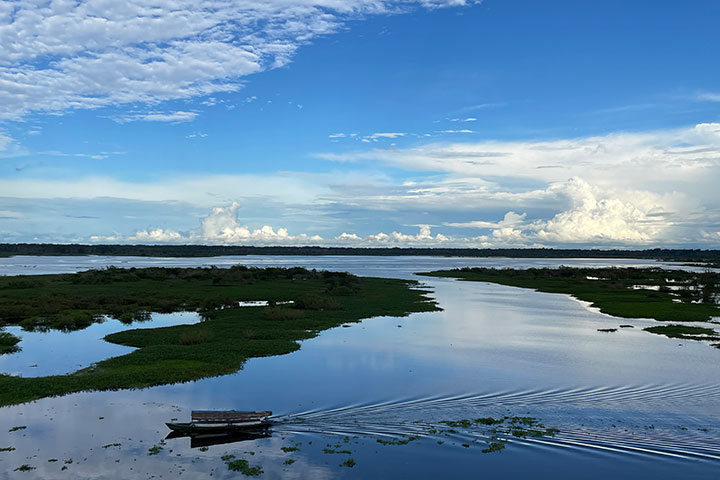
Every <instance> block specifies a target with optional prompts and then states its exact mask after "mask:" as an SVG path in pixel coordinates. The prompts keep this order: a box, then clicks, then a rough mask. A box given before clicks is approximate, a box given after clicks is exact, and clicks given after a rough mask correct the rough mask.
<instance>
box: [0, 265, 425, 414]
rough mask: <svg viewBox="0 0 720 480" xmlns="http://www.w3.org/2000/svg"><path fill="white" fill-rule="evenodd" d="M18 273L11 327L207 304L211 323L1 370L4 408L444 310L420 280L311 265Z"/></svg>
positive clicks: (1, 290) (157, 381)
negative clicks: (36, 366)
mask: <svg viewBox="0 0 720 480" xmlns="http://www.w3.org/2000/svg"><path fill="white" fill-rule="evenodd" d="M14 279H15V282H17V283H14V284H12V285H8V281H7V279H4V278H0V312H1V313H0V315H2V320H4V321H5V322H6V323H13V322H15V323H20V324H24V325H28V326H30V327H31V328H32V327H33V326H34V328H49V327H50V326H57V325H58V321H59V319H63V318H66V315H67V314H68V313H69V312H71V313H72V312H75V313H77V312H86V313H87V315H89V318H91V319H94V318H97V317H98V316H100V315H105V314H109V315H115V316H120V317H122V316H124V315H126V314H131V315H139V314H140V313H141V312H147V311H175V310H188V309H191V310H192V309H197V310H200V311H201V313H202V315H203V318H204V320H203V321H202V322H200V323H199V324H195V325H178V326H173V327H164V328H151V329H133V330H126V331H123V332H118V333H114V334H111V335H108V336H107V337H105V339H106V340H107V341H109V342H112V343H117V344H121V345H127V346H131V347H136V348H137V350H135V351H133V352H132V353H129V354H127V355H123V356H119V357H114V358H109V359H107V360H104V361H101V362H98V363H97V364H95V365H94V366H92V367H89V368H86V369H83V370H80V371H78V372H75V373H72V374H69V375H56V376H47V377H34V378H21V377H15V376H10V375H0V406H3V405H11V404H17V403H22V402H28V401H31V400H36V399H38V398H43V397H48V396H54V395H63V394H67V393H71V392H78V391H85V390H116V389H124V388H143V387H149V386H154V385H162V384H168V383H175V382H185V381H190V380H196V379H199V378H204V377H212V376H218V375H225V374H229V373H234V372H236V371H237V370H239V369H241V368H242V366H243V364H244V362H245V360H247V359H248V358H252V357H262V356H270V355H282V354H286V353H290V352H293V351H295V350H297V349H299V348H300V345H299V343H298V341H299V340H305V339H308V338H312V337H315V336H316V335H318V334H319V333H320V332H321V331H323V330H326V329H328V328H332V327H337V326H340V325H342V324H345V323H348V322H358V321H360V320H362V319H363V318H369V317H375V316H405V315H408V314H410V313H412V312H423V311H433V310H438V307H437V305H436V304H435V302H433V301H432V300H430V299H429V298H428V297H427V293H428V292H427V291H423V290H419V289H416V288H413V287H416V286H417V282H413V281H405V280H396V279H383V278H360V277H355V276H352V275H349V274H345V273H333V272H317V271H308V270H305V269H303V268H289V269H281V268H271V269H248V268H245V267H234V268H230V269H217V268H208V269H198V268H188V269H178V268H172V269H160V268H151V269H129V270H121V269H115V268H112V269H107V270H99V271H90V272H82V273H78V274H73V275H43V276H29V277H14ZM344 285H349V287H348V288H347V289H342V295H333V293H332V292H334V291H337V290H338V289H339V286H340V287H342V286H344ZM20 287H22V288H20ZM348 291H350V292H352V293H351V294H348ZM319 298H320V299H322V298H327V301H325V300H318V299H319ZM300 299H303V301H302V302H301V303H300V305H301V306H302V305H307V306H308V307H309V309H301V308H298V307H297V305H296V306H295V308H288V307H282V308H283V310H288V311H292V312H299V313H300V314H301V315H294V316H293V318H286V317H283V319H282V321H277V319H275V318H266V316H265V315H264V311H267V310H272V309H276V308H278V307H272V306H270V307H238V306H237V304H238V303H237V302H238V301H240V300H243V301H246V300H269V301H272V302H280V301H294V302H296V304H297V302H298V301H299V300H300ZM56 301H57V303H56ZM303 302H304V303H303ZM7 305H12V306H13V309H11V311H10V313H8V312H7V311H5V310H3V308H4V306H7ZM338 305H339V306H340V307H341V308H340V307H338ZM124 308H127V310H124ZM12 312H15V313H12ZM60 324H62V322H60Z"/></svg>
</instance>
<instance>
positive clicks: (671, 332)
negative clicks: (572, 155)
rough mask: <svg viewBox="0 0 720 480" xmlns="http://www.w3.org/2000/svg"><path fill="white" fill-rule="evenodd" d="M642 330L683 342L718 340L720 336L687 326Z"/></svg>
mask: <svg viewBox="0 0 720 480" xmlns="http://www.w3.org/2000/svg"><path fill="white" fill-rule="evenodd" d="M643 330H645V331H646V332H650V333H657V334H659V335H665V336H666V337H670V338H682V339H684V340H698V339H703V340H714V341H717V340H720V335H718V334H717V332H716V331H715V330H713V329H712V328H703V327H688V326H687V325H663V326H660V327H648V328H644V329H643Z"/></svg>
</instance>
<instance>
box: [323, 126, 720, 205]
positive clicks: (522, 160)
mask: <svg viewBox="0 0 720 480" xmlns="http://www.w3.org/2000/svg"><path fill="white" fill-rule="evenodd" d="M318 156H319V157H320V158H325V159H327V160H333V161H345V162H353V161H354V162H357V161H361V160H367V161H373V160H374V161H380V162H383V163H386V164H390V165H394V166H398V167H401V168H405V169H407V170H409V171H412V170H415V171H425V172H427V171H431V172H441V173H445V174H452V175H462V176H466V177H476V178H482V179H487V178H490V177H505V178H509V177H514V178H518V179H520V178H524V179H533V180H535V181H538V182H547V183H549V182H560V181H565V180H566V179H567V178H569V177H573V176H577V177H580V178H584V179H586V180H587V181H588V182H590V183H592V184H596V185H600V186H608V187H617V188H639V189H645V190H658V191H667V190H671V189H673V188H687V187H688V186H690V185H691V186H692V192H693V193H694V194H695V195H697V194H698V193H700V192H702V194H703V195H705V196H710V195H715V191H716V188H717V184H718V182H719V181H720V168H719V167H720V123H701V124H698V125H695V126H693V127H689V128H679V129H674V130H660V131H651V132H641V133H612V134H608V135H605V136H596V137H580V138H570V139H561V140H546V141H516V142H499V141H487V142H463V143H459V142H458V143H431V144H426V145H423V146H419V147H414V148H406V149H398V148H396V149H391V150H390V149H373V150H366V151H357V152H351V153H343V154H335V153H326V154H320V155H318ZM698 189H699V190H700V192H699V191H698Z"/></svg>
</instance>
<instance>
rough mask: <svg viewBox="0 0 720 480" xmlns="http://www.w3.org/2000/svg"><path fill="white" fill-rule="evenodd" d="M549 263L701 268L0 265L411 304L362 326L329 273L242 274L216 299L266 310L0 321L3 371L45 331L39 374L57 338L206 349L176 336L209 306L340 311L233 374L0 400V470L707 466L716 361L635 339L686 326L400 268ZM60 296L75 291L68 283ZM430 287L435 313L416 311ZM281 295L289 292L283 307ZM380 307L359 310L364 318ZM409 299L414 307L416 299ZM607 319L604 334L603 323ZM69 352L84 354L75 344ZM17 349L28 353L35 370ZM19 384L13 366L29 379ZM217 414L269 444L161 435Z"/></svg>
mask: <svg viewBox="0 0 720 480" xmlns="http://www.w3.org/2000/svg"><path fill="white" fill-rule="evenodd" d="M563 264H565V265H567V264H570V265H571V266H574V267H578V268H594V269H598V268H611V267H614V268H625V267H635V268H653V267H661V268H663V269H666V270H678V269H684V270H685V271H687V272H694V273H703V272H704V271H705V270H704V269H703V268H695V269H694V268H693V267H681V266H680V265H679V264H658V263H657V262H652V261H632V260H607V259H599V260H598V259H591V260H583V259H570V260H568V259H563V260H562V261H558V260H552V259H517V260H514V259H476V258H474V259H465V258H452V259H450V258H447V259H444V258H429V257H414V258H403V257H386V258H363V257H353V258H344V257H306V258H303V257H293V258H283V257H280V258H279V257H265V256H257V257H218V258H212V259H207V258H206V259H195V258H193V259H183V258H172V259H163V258H130V257H74V258H69V257H53V258H38V257H10V258H7V259H0V272H1V273H3V274H5V275H6V277H5V278H3V279H2V280H3V281H10V280H11V279H12V277H13V276H15V275H17V274H21V273H29V272H33V273H37V274H40V275H43V274H49V273H57V274H70V273H74V272H79V271H83V270H88V269H93V268H94V269H101V270H102V269H105V268H106V267H107V266H111V265H114V266H117V267H125V268H131V267H136V268H137V269H141V268H147V267H170V268H179V269H185V268H193V269H194V268H200V267H203V269H209V268H210V267H211V266H213V265H215V266H217V267H218V270H220V269H227V270H230V267H238V266H243V267H247V268H248V269H252V268H261V269H265V268H267V267H271V268H281V269H282V270H283V271H285V270H286V269H290V268H294V267H302V268H303V269H307V271H308V272H311V273H312V270H313V269H316V270H318V271H319V270H332V271H338V272H339V271H348V272H350V273H351V274H352V275H356V276H359V277H363V280H362V281H365V280H364V278H365V277H371V278H375V279H379V278H385V279H391V278H394V279H398V280H400V281H401V283H399V284H397V285H398V286H402V288H401V289H400V291H405V290H407V291H408V292H409V293H407V294H408V295H410V296H411V297H412V298H414V299H416V300H419V301H420V302H421V303H420V304H418V305H415V304H414V303H413V302H410V304H411V305H415V306H414V307H413V308H410V309H401V308H400V303H399V302H401V301H402V299H399V300H398V303H394V304H393V305H392V306H391V307H389V308H388V310H387V311H386V313H384V314H382V313H381V314H380V316H376V315H369V317H370V318H367V317H366V316H364V315H363V316H361V317H358V320H360V319H362V320H361V321H359V322H358V321H352V319H351V316H352V315H351V314H352V312H353V310H354V307H352V305H351V303H346V302H352V301H353V298H356V299H360V298H362V295H363V294H362V291H361V292H360V293H359V296H358V294H357V293H354V294H350V295H335V294H330V293H328V292H327V290H328V285H327V284H326V282H325V281H324V280H320V279H316V280H317V282H316V283H315V284H314V286H313V287H312V289H311V291H307V290H304V291H302V292H300V291H297V293H292V294H291V293H290V291H289V290H285V288H283V289H280V290H281V291H282V292H281V294H278V295H276V296H272V295H269V294H268V292H269V291H270V290H271V289H268V288H266V289H265V291H264V292H261V287H260V286H259V284H260V283H261V282H256V281H255V280H253V281H252V285H250V287H255V286H257V288H258V291H257V292H256V293H257V295H245V296H239V297H236V296H235V295H234V294H232V295H229V298H230V299H232V301H233V302H234V301H235V300H237V301H238V303H239V301H241V300H247V301H251V300H252V301H257V302H260V301H263V302H266V303H263V304H250V306H245V307H240V306H239V304H238V306H237V308H236V307H235V306H234V305H231V303H227V304H223V303H222V302H221V304H220V305H219V306H213V309H212V310H207V309H206V308H205V305H200V304H192V303H190V302H188V301H185V300H182V301H178V303H177V305H176V306H174V307H173V308H176V307H177V310H174V311H175V312H176V313H157V312H158V311H157V310H154V309H149V310H145V308H137V312H143V311H147V312H148V314H147V315H140V316H139V317H138V318H130V319H125V322H126V323H123V321H121V320H120V319H119V318H118V317H119V315H117V313H118V312H111V311H107V310H102V309H100V310H98V312H97V314H98V316H97V317H95V316H93V322H95V323H92V324H91V325H90V326H89V327H87V328H82V329H79V330H69V329H67V328H65V329H63V328H60V329H57V328H53V327H52V326H50V324H51V323H52V321H53V320H52V318H49V317H51V315H49V314H48V313H43V315H42V316H45V317H46V318H44V319H42V321H41V322H34V321H32V322H26V323H25V325H26V327H27V328H26V329H24V330H23V328H22V327H20V324H21V323H22V322H23V321H24V320H25V318H23V319H21V320H17V319H15V320H13V321H14V322H15V323H14V324H13V325H14V326H6V329H10V330H11V331H12V333H13V334H14V335H16V336H17V337H18V338H20V342H19V343H18V344H17V345H18V347H19V348H21V350H20V351H18V352H15V353H11V354H7V355H0V370H2V371H5V372H6V373H10V371H8V370H7V369H5V368H4V367H3V365H4V364H3V362H9V360H10V359H11V358H12V357H13V356H20V355H23V353H26V352H30V351H31V348H30V346H29V344H28V345H27V346H26V350H22V348H23V345H24V342H28V341H30V340H31V339H32V338H38V337H40V336H42V335H48V336H49V337H47V338H50V337H53V338H57V339H58V341H57V342H55V343H51V344H46V345H49V346H48V347H47V348H46V351H45V353H44V354H43V355H44V357H43V358H42V359H40V360H39V361H37V363H39V364H40V365H39V368H38V370H39V369H40V368H42V367H43V365H44V364H46V363H48V362H51V360H52V358H54V357H60V356H61V355H62V354H64V353H65V352H63V351H62V344H63V343H62V340H63V339H66V340H69V339H70V338H76V337H73V336H74V335H78V336H82V335H85V334H86V332H87V334H88V336H87V337H86V338H85V339H84V341H85V342H87V344H88V345H90V344H91V343H92V344H97V345H102V344H107V345H110V346H115V347H118V348H122V349H123V350H121V351H110V350H107V351H105V350H103V351H100V350H98V352H97V355H98V356H97V357H96V358H95V359H94V360H93V362H95V363H97V364H102V363H103V362H104V361H108V360H117V359H121V358H123V356H127V355H128V350H127V349H130V350H129V352H130V353H129V355H135V354H136V353H137V352H139V351H141V350H142V349H143V348H146V347H143V346H127V345H116V344H112V343H109V342H108V341H106V340H104V338H105V337H106V336H109V338H114V339H117V338H126V339H128V343H130V339H131V340H132V341H133V342H136V343H135V344H136V345H140V344H141V340H140V339H142V338H153V337H155V335H158V333H157V332H159V331H162V330H166V329H168V327H169V331H171V332H174V333H173V334H172V342H170V337H171V336H170V335H169V334H167V335H166V334H165V333H163V334H162V335H161V336H159V337H157V338H156V339H155V340H153V342H155V341H157V340H158V339H160V338H166V339H167V342H168V343H166V344H162V345H161V346H162V347H163V348H167V346H168V345H170V346H172V348H177V349H180V348H196V347H202V346H203V345H207V343H208V342H207V340H208V337H207V336H205V335H204V334H201V335H190V336H185V337H183V338H184V341H185V342H186V343H188V345H183V344H182V342H181V336H182V331H183V330H190V331H193V330H199V331H201V330H203V328H205V325H204V324H205V323H206V322H210V321H213V318H212V315H210V316H209V317H208V316H207V315H205V313H207V312H208V311H217V312H218V313H219V314H223V315H225V314H227V315H230V312H232V315H233V318H237V319H238V320H240V321H243V322H244V321H245V320H244V319H245V318H246V316H253V317H254V318H255V320H253V321H257V322H277V321H279V322H295V321H299V322H308V321H310V319H313V318H315V317H314V315H315V314H316V313H319V314H322V315H325V314H327V317H326V318H328V319H329V318H331V317H334V316H336V317H335V318H336V320H337V321H336V322H335V323H332V324H328V327H327V329H324V330H320V331H318V332H317V333H316V334H313V335H309V336H308V337H307V338H300V339H295V340H289V339H288V340H287V343H288V344H290V343H295V345H296V346H295V347H293V349H292V350H291V351H290V353H288V354H282V355H273V356H257V357H256V356H247V357H243V358H246V360H244V361H242V362H240V364H239V366H237V367H236V368H235V370H234V373H228V374H221V375H218V376H210V377H203V378H198V379H197V380H193V381H183V382H179V383H170V384H161V385H157V386H152V387H143V388H131V389H121V390H107V391H106V390H96V389H95V390H93V389H91V390H90V391H81V392H77V393H69V394H65V395H61V396H52V397H47V398H40V399H37V400H34V401H31V402H24V403H20V404H16V405H8V406H5V407H2V408H1V409H0V411H1V412H2V415H0V432H7V433H5V434H2V435H4V436H2V435H0V439H2V440H0V471H2V472H4V474H5V476H7V477H9V478H87V477H93V478H118V477H121V478H148V477H150V476H155V477H159V476H160V475H162V476H163V478H166V477H168V476H172V477H176V476H178V475H183V476H186V475H189V476H191V477H192V478H237V477H238V476H239V477H242V476H243V475H252V476H253V477H254V478H255V477H256V478H287V477H302V478H307V477H314V478H367V477H368V476H375V477H378V478H396V477H398V476H413V477H418V478H437V477H439V476H444V477H455V478H460V477H466V476H469V475H472V474H475V473H477V472H478V471H482V472H484V473H486V474H488V475H490V476H493V475H500V474H502V475H503V476H505V477H510V478H520V477H526V476H530V475H535V476H536V475H537V474H538V472H553V476H555V477H556V478H577V477H578V476H584V477H585V478H606V477H607V476H610V475H614V476H619V475H620V476H625V477H629V476H641V475H642V476H647V475H652V476H654V477H655V478H677V477H678V476H682V477H683V478H708V476H712V475H714V472H715V471H716V469H717V467H718V465H719V463H718V462H720V449H718V448H717V447H716V445H718V444H720V418H719V417H720V415H719V414H718V409H717V405H718V402H719V401H720V386H718V381H717V379H718V378H720V369H719V368H718V362H717V359H718V353H719V352H718V351H717V350H716V349H713V348H708V346H707V345H706V344H705V343H708V342H706V341H696V340H694V339H685V338H669V337H667V336H665V335H652V334H650V333H648V332H646V331H644V330H643V329H645V328H652V327H658V326H672V325H681V326H685V327H696V326H700V325H701V322H695V321H689V322H688V321H682V322H680V321H675V322H673V321H668V322H659V321H658V320H655V319H653V318H650V317H632V316H629V317H616V316H611V315H608V314H606V313H603V312H601V311H600V310H599V309H597V308H593V307H591V306H590V304H589V303H588V302H583V301H580V300H578V299H575V298H573V297H572V296H570V295H567V294H549V293H545V292H540V291H536V290H534V289H532V288H519V287H513V286H509V285H501V284H499V283H486V282H484V281H483V282H467V281H458V280H457V279H454V278H442V277H426V276H417V275H415V272H428V271H436V270H452V269H455V268H463V267H483V268H489V267H494V268H504V267H510V268H513V269H524V268H538V269H542V268H555V269H557V268H559V267H560V265H563ZM88 275H95V274H88ZM589 276H598V277H599V276H601V275H600V274H597V273H596V274H595V275H593V274H589ZM15 280H16V281H19V280H20V279H18V278H16V279H15ZM285 280H286V279H285ZM140 281H144V280H140ZM204 281H205V282H207V285H206V286H204V287H203V288H207V290H208V291H211V290H212V289H213V288H217V289H223V288H227V285H226V286H223V283H222V282H221V283H219V284H216V285H215V286H214V287H213V286H212V280H209V279H206V280H204ZM273 281H274V280H273ZM283 281H284V280H283ZM384 281H387V280H384ZM417 281H419V282H420V284H417V283H414V282H417ZM302 282H303V281H299V280H296V281H294V282H293V281H288V282H287V283H289V284H291V285H292V284H294V283H300V284H301V285H302ZM308 282H310V283H313V282H314V280H311V279H309V280H308ZM408 282H410V283H408ZM135 283H137V282H135ZM640 283H641V282H637V283H635V284H640ZM103 285H104V284H102V283H100V284H98V286H97V288H99V289H101V288H103ZM218 285H220V286H218ZM391 285H394V283H391ZM266 287H267V286H266ZM48 288H49V287H48ZM63 288H69V289H72V288H75V287H74V286H73V285H72V284H71V282H70V284H67V285H65V286H63ZM288 288H291V287H288ZM295 288H299V287H295ZM145 289H146V287H143V288H142V289H139V290H138V292H140V294H139V295H133V297H134V300H137V301H136V302H135V304H137V305H138V307H147V308H150V305H148V304H146V303H144V302H145V300H143V301H140V299H143V297H144V295H143V293H144V292H142V291H141V290H145ZM378 289H379V290H381V292H379V293H378V295H380V294H382V295H386V294H388V295H390V294H392V295H391V296H392V297H393V298H394V297H395V296H397V294H398V291H397V290H394V289H393V288H389V287H387V285H384V286H381V284H378ZM174 290H175V291H177V292H181V291H182V289H178V288H175V289H174ZM350 290H351V291H352V290H353V289H352V288H351V289H350ZM3 291H4V290H3ZM193 291H195V289H194V288H193V289H188V291H187V292H188V293H183V294H182V295H180V294H178V298H180V297H183V298H185V297H187V298H191V297H192V294H193ZM415 291H416V292H417V293H414V292H415ZM650 291H652V290H650ZM117 292H118V294H120V293H119V292H120V290H118V291H117ZM427 292H429V293H427ZM345 293H348V292H345ZM656 293H657V292H656ZM308 294H313V295H318V296H320V297H327V298H330V299H332V300H333V302H338V303H339V304H342V308H340V309H338V308H337V304H335V303H327V304H324V307H323V308H325V310H312V309H303V308H296V302H297V301H299V300H300V299H301V298H302V297H304V296H305V295H308ZM428 297H429V298H430V299H431V300H432V301H434V302H436V303H437V304H436V305H435V304H433V303H432V302H428V301H427V299H428ZM217 298H218V299H220V300H222V299H223V298H224V295H218V297H217ZM288 300H293V301H294V302H293V303H292V304H281V303H280V302H282V301H288ZM271 301H275V303H276V305H275V306H274V307H273V305H272V302H271ZM365 303H366V302H365ZM299 304H300V305H305V306H309V305H312V304H314V303H313V302H309V304H304V303H303V302H299ZM190 305H192V307H190ZM228 306H229V307H230V308H228ZM376 307H377V305H375V307H373V306H370V305H364V306H363V307H362V309H365V310H364V311H366V312H370V311H371V310H372V309H374V308H376ZM273 308H275V309H277V308H280V309H287V310H290V311H301V312H303V315H304V316H303V317H300V318H290V319H289V320H287V319H285V318H286V315H285V314H284V313H282V314H278V313H270V314H268V315H267V316H266V315H265V314H264V313H263V312H264V311H269V310H272V309H273ZM358 308H360V307H358ZM383 308H385V307H383ZM419 308H421V309H423V310H422V311H417V310H414V309H419ZM438 308H440V309H441V310H439V309H438ZM393 309H396V310H393ZM235 310H237V311H235ZM413 311H414V313H409V315H406V313H408V312H413ZM226 312H227V313H226ZM110 315H115V317H116V318H111V317H110ZM235 315H238V316H237V317H235ZM294 315H297V314H294ZM322 315H321V316H322ZM146 316H149V317H150V318H145V317H146ZM278 316H279V317H278ZM290 317H293V315H290ZM26 318H28V317H26ZM218 318H219V317H218ZM228 318H230V317H228ZM277 318H283V319H282V320H277ZM228 321H229V320H228ZM312 321H318V320H312ZM154 322H158V323H154ZM398 326H401V327H402V328H398ZM629 326H633V327H635V328H629ZM144 327H145V328H144ZM158 327H162V328H158ZM343 327H345V328H343ZM618 327H623V328H618ZM608 328H615V329H617V330H616V331H615V332H614V333H611V334H608V333H603V332H598V329H608ZM703 328H713V325H712V324H708V325H705V327H703ZM139 329H145V330H148V332H141V331H139ZM30 330H33V331H30ZM125 331H128V332H133V333H132V334H131V335H129V333H124V332H125ZM118 334H122V335H121V336H120V337H117V336H116V335H118ZM125 335H129V336H127V337H124V336H125ZM690 335H693V334H692V333H691V334H690ZM33 336H35V337H33ZM40 338H41V337H40ZM215 338H217V337H213V339H211V340H210V341H214V339H215ZM196 341H200V342H199V343H195V342H196ZM75 342H77V343H75ZM66 345H67V343H66ZM72 345H73V347H72V348H77V347H76V346H77V345H82V343H81V338H80V337H77V340H73V343H72ZM16 358H20V357H16ZM26 358H27V361H26V362H25V363H29V362H31V361H32V360H31V359H30V358H29V357H26ZM700 366H701V367H700ZM82 368H83V369H84V368H87V365H85V364H84V365H83V367H82ZM18 370H22V368H20V367H18ZM32 370H34V369H30V370H22V371H23V372H28V371H32ZM20 375H22V376H20ZM28 375H30V374H29V373H23V374H14V375H9V376H12V377H14V378H16V379H22V380H33V378H31V377H29V376H28ZM53 376H57V377H63V376H64V375H53ZM68 376H72V375H68ZM163 383H164V382H163ZM229 408H237V409H243V410H245V409H247V410H261V409H271V410H273V411H274V412H275V413H276V416H275V417H274V420H275V425H274V426H273V427H272V429H271V431H270V432H268V434H267V435H256V436H254V437H252V436H251V437H247V438H237V437H236V438H230V439H225V440H223V441H227V443H222V442H217V443H213V442H205V443H202V442H198V441H197V439H195V440H193V439H189V438H166V437H167V434H168V431H167V430H166V428H165V426H164V422H167V421H173V419H176V420H179V421H184V419H186V418H188V417H189V414H190V410H193V409H229ZM22 427H24V428H22ZM11 429H14V430H13V431H12V432H10V430H11ZM380 440H381V441H380Z"/></svg>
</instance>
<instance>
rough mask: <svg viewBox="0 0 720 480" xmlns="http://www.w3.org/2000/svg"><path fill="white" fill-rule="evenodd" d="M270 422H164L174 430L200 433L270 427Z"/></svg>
mask: <svg viewBox="0 0 720 480" xmlns="http://www.w3.org/2000/svg"><path fill="white" fill-rule="evenodd" d="M271 424H272V423H271V422H270V421H268V420H258V421H252V422H233V423H206V422H204V423H198V422H189V423H166V424H165V425H167V427H168V428H169V429H170V430H172V431H174V432H187V433H202V432H236V431H243V430H258V429H264V428H268V427H270V425H271Z"/></svg>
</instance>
